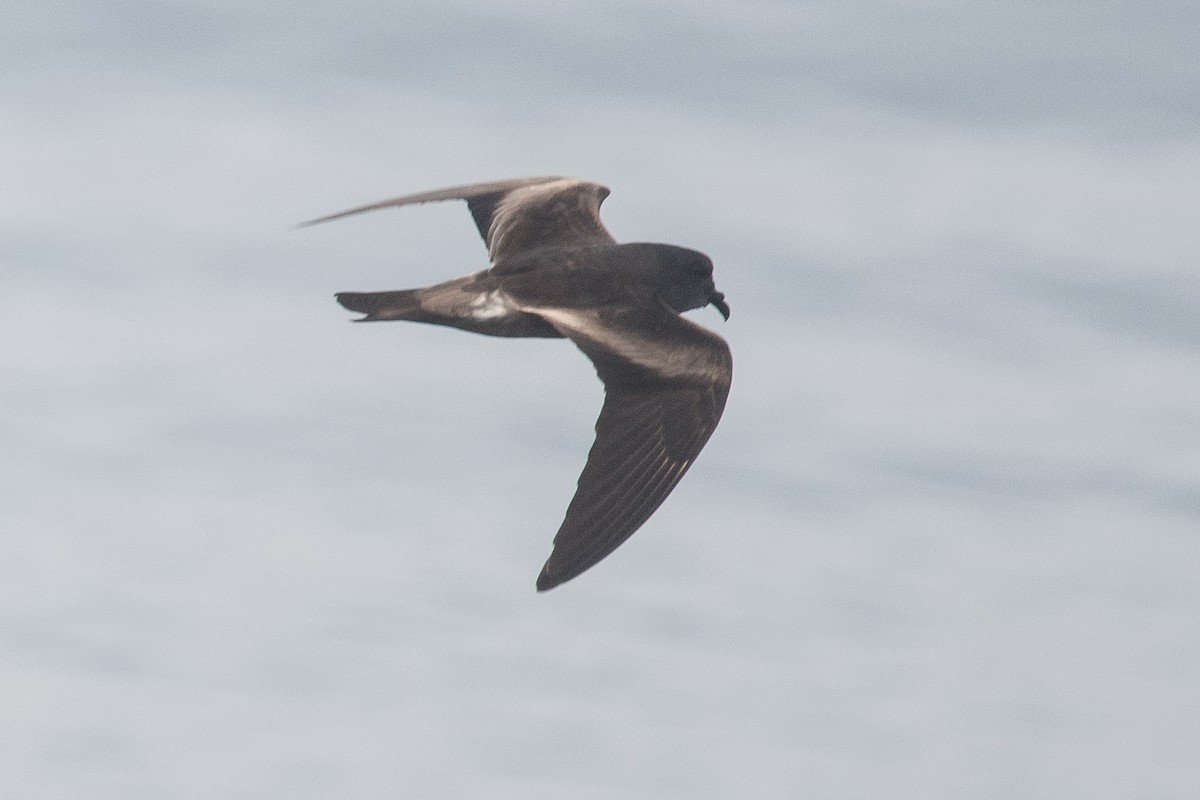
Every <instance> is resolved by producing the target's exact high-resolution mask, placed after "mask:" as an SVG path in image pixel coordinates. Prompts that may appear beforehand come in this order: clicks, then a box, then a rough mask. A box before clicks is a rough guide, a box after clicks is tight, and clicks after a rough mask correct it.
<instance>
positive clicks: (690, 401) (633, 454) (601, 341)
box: [304, 178, 733, 591]
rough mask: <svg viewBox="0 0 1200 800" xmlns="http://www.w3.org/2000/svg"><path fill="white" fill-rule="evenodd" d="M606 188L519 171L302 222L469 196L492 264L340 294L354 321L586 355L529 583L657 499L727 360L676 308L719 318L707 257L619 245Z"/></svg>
mask: <svg viewBox="0 0 1200 800" xmlns="http://www.w3.org/2000/svg"><path fill="white" fill-rule="evenodd" d="M607 196H608V189H606V188H605V187H603V186H600V185H598V184H595V183H589V182H587V181H581V180H576V179H572V178H519V179H515V180H507V181H497V182H494V183H479V184H473V185H470V186H458V187H454V188H450V189H441V190H438V191H432V192H424V193H421V194H414V195H408V196H405V197H398V198H395V199H393V200H385V201H383V202H380V203H373V204H371V205H367V206H361V207H359V208H353V209H350V210H349V211H343V212H341V213H339V214H333V215H330V216H327V217H321V218H320V219H315V220H312V221H311V222H308V223H304V224H306V225H310V224H315V223H318V222H326V221H328V220H332V219H338V218H339V217H344V216H348V215H350V214H357V213H360V212H363V211H371V210H374V209H379V208H388V207H391V206H403V205H409V204H412V203H427V202H431V201H435V200H466V201H467V206H468V208H469V209H470V210H471V214H472V216H473V217H474V218H475V224H476V226H477V227H478V228H479V232H480V234H482V236H483V239H484V241H485V242H486V243H487V247H488V254H489V256H490V258H491V262H492V267H491V269H486V270H483V271H482V272H476V273H474V274H473V275H467V276H465V277H462V278H455V279H454V280H450V281H446V282H445V283H439V284H437V285H435V286H430V287H428V288H424V289H407V290H402V291H393V292H369V293H360V292H341V293H339V294H338V295H337V299H338V302H339V303H341V304H342V305H343V306H345V307H346V308H348V309H350V310H351V311H358V312H361V313H362V314H364V315H365V316H364V317H363V318H362V319H361V320H358V321H361V322H369V321H374V320H393V319H395V320H410V321H413V322H429V323H433V324H435V325H449V326H451V327H455V328H461V329H463V330H467V331H473V332H475V333H483V334H487V335H489V336H537V337H555V338H557V337H566V338H568V339H570V340H571V341H572V342H574V343H575V344H576V345H577V346H578V347H579V349H580V350H582V351H583V352H584V353H585V354H586V355H587V356H588V358H590V359H591V360H592V363H593V364H595V366H596V372H597V373H598V374H599V376H600V380H602V381H603V382H604V388H605V400H604V407H603V408H602V409H601V410H600V418H599V419H598V420H597V421H596V441H595V443H594V444H593V445H592V449H591V452H590V453H589V454H588V459H587V464H586V465H585V466H584V468H583V473H582V474H581V475H580V476H579V486H578V489H577V490H576V492H575V497H574V498H573V499H572V500H571V504H570V505H569V506H568V507H567V513H566V518H565V519H564V520H563V523H562V526H561V527H560V528H559V530H558V533H557V535H556V536H555V537H554V550H553V552H552V553H551V554H550V558H549V559H548V560H547V561H546V564H545V566H544V567H543V568H542V571H541V574H540V575H539V576H538V581H537V588H538V590H539V591H544V590H546V589H550V588H553V587H554V586H557V585H558V584H560V583H562V582H563V581H567V580H570V579H571V578H573V577H575V576H576V575H579V574H580V573H581V572H583V571H584V570H586V569H588V568H589V567H591V566H593V565H594V564H596V563H597V562H598V561H600V560H601V559H603V558H604V557H605V556H607V555H608V554H609V553H611V552H612V551H613V550H615V549H616V548H617V547H618V546H619V545H620V544H621V543H622V542H624V541H625V540H626V539H628V538H629V537H630V536H631V535H632V534H633V532H634V531H636V530H637V529H638V528H639V527H640V526H641V525H642V523H644V522H645V521H646V520H647V519H648V518H649V517H650V515H651V514H653V513H654V511H655V509H657V508H658V507H659V505H661V504H662V502H663V500H665V499H666V497H667V495H668V494H670V493H671V490H672V489H674V488H675V484H677V483H678V482H679V479H680V478H682V477H683V474H684V473H685V472H687V470H688V467H690V466H691V464H692V461H693V460H694V459H695V458H696V456H697V454H699V452H700V450H701V448H703V447H704V444H705V442H707V441H708V437H709V436H710V435H712V432H713V430H714V429H715V428H716V426H717V421H718V420H720V418H721V412H722V411H723V410H724V408H725V398H726V396H727V395H728V394H729V383H730V379H731V377H732V374H733V360H732V357H731V356H730V353H729V347H728V345H726V343H725V341H724V340H723V339H722V338H721V337H719V336H717V335H716V334H714V333H712V332H711V331H709V330H708V329H706V328H703V327H701V326H699V325H696V324H694V323H692V322H690V321H688V320H686V319H684V318H683V317H681V316H680V313H681V312H683V311H688V310H690V309H694V308H700V307H702V306H705V305H708V304H712V305H713V306H715V307H716V308H717V309H718V310H719V311H720V312H721V314H722V315H723V316H724V317H726V318H728V317H729V306H728V305H726V304H725V297H724V295H723V294H721V293H720V292H718V291H717V289H716V287H715V285H714V284H713V279H712V262H711V261H710V260H709V259H708V256H706V255H704V254H703V253H700V252H697V251H695V250H688V249H686V248H683V247H676V246H674V245H666V244H644V243H637V244H617V242H616V241H614V239H613V238H612V236H610V235H609V233H608V231H607V230H605V228H604V225H603V223H601V221H600V204H601V203H602V202H603V201H604V198H605V197H607Z"/></svg>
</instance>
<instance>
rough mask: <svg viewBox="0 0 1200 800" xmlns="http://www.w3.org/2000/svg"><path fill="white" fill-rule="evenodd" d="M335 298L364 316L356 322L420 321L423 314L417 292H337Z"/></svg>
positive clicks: (404, 290)
mask: <svg viewBox="0 0 1200 800" xmlns="http://www.w3.org/2000/svg"><path fill="white" fill-rule="evenodd" d="M335 297H337V301H338V302H339V303H341V304H342V306H343V307H344V308H348V309H349V310H351V311H357V312H359V313H360V314H365V315H366V316H365V317H363V318H362V319H360V320H356V322H371V321H374V320H386V319H421V317H422V316H423V312H422V310H421V302H420V300H419V299H418V298H417V290H415V289H402V290H399V291H394V292H338V293H337V294H336V295H335Z"/></svg>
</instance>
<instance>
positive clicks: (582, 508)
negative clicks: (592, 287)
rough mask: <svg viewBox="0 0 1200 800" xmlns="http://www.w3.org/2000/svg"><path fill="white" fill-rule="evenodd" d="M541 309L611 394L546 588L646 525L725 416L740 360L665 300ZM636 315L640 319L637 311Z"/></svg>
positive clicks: (542, 581) (541, 581)
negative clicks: (617, 311) (604, 309)
mask: <svg viewBox="0 0 1200 800" xmlns="http://www.w3.org/2000/svg"><path fill="white" fill-rule="evenodd" d="M627 310H628V311H629V312H630V316H627V317H626V318H625V319H621V318H609V319H605V318H604V316H603V315H602V314H601V313H599V312H597V311H595V310H589V311H577V310H564V309H540V310H538V312H537V313H539V314H540V315H541V316H543V317H544V318H545V319H547V320H548V321H549V322H550V323H551V324H552V325H554V326H555V327H556V328H558V329H559V331H561V332H562V333H563V334H564V335H565V336H568V337H570V338H571V339H572V340H573V341H574V342H575V344H576V345H578V346H579V348H580V349H582V350H583V351H584V352H585V353H586V354H587V355H588V357H589V358H591V360H592V362H593V363H594V364H595V365H596V371H597V373H599V375H600V378H601V380H603V381H604V386H605V399H604V407H603V408H602V409H601V411H600V417H599V419H598V420H596V441H595V443H594V444H593V445H592V449H591V451H590V452H589V453H588V459H587V464H586V465H585V466H584V468H583V472H582V474H580V476H579V486H578V489H577V490H576V492H575V497H574V498H573V499H572V500H571V504H570V506H568V508H567V514H566V518H565V519H564V520H563V523H562V526H561V527H560V528H559V530H558V533H557V534H556V535H555V537H554V550H553V552H552V553H551V554H550V558H549V559H548V560H547V561H546V564H545V566H544V567H543V568H542V572H541V574H540V575H539V576H538V581H537V588H538V591H545V590H546V589H550V588H553V587H555V586H557V585H558V584H560V583H562V582H563V581H567V580H570V579H571V578H574V577H575V576H576V575H579V574H580V573H582V572H583V571H585V570H587V569H588V568H590V567H592V566H593V565H595V564H596V563H597V562H599V561H600V560H601V559H603V558H604V557H605V556H607V555H608V554H609V553H611V552H612V551H613V550H615V549H616V548H617V547H618V546H619V545H620V544H621V543H622V542H624V541H625V540H626V539H628V538H629V537H630V536H631V535H633V533H634V532H635V531H636V530H637V529H638V528H639V527H641V525H642V523H644V522H645V521H646V520H647V519H649V518H650V515H651V514H653V513H654V511H655V510H656V509H657V508H658V507H659V506H660V505H661V504H662V502H663V501H664V500H665V499H666V498H667V495H669V494H670V493H671V490H672V489H674V488H675V485H676V484H677V483H679V479H680V478H682V477H683V474H684V473H685V472H687V470H688V467H690V466H691V464H692V461H693V460H695V458H696V456H697V455H698V454H699V453H700V450H701V449H702V448H703V447H704V445H705V443H706V442H707V441H708V438H709V436H711V435H712V432H713V431H714V430H715V429H716V427H717V422H718V421H719V420H720V419H721V412H722V411H724V409H725V399H726V397H727V396H728V394H729V384H730V381H731V379H732V376H733V359H732V357H731V356H730V353H729V347H728V345H726V344H725V341H724V340H723V339H722V338H721V337H719V336H717V335H716V334H714V333H712V332H711V331H708V330H706V329H705V328H702V327H700V326H699V325H695V324H693V323H691V322H689V321H688V320H686V319H683V318H682V317H680V316H678V315H676V314H674V313H673V312H671V311H670V310H669V309H666V308H663V309H662V313H661V314H659V313H657V312H635V311H634V310H633V309H627ZM631 317H632V318H631Z"/></svg>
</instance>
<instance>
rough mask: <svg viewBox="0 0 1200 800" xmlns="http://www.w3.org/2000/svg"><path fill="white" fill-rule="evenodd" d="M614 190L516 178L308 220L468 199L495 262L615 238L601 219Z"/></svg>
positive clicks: (569, 181) (578, 182)
mask: <svg viewBox="0 0 1200 800" xmlns="http://www.w3.org/2000/svg"><path fill="white" fill-rule="evenodd" d="M608 194H609V191H608V189H607V188H605V187H604V186H601V185H600V184H598V183H590V182H588V181H583V180H578V179H576V178H559V177H544V178H514V179H512V180H506V181H494V182H491V183H473V184H469V185H467V186H454V187H451V188H449V189H437V190H435V191H431V192H421V193H419V194H410V195H405V196H404V197H396V198H393V199H391V200H383V201H380V202H378V203H371V204H369V205H365V206H359V207H357V208H351V209H349V210H348V211H341V212H339V213H337V214H330V215H329V216H326V217H320V218H318V219H313V220H309V221H308V222H303V223H301V225H315V224H317V223H319V222H328V221H330V220H334V219H340V218H341V217H348V216H350V215H351V214H360V213H362V212H364V211H374V210H376V209H380V208H391V207H392V206H406V205H410V204H413V203H430V202H434V201H437V200H466V201H467V207H468V208H470V210H471V216H472V217H474V218H475V226H476V227H477V228H479V233H480V235H481V236H483V240H484V242H486V243H487V246H488V255H489V256H490V257H491V260H492V261H493V262H496V261H499V260H500V259H502V258H504V257H506V256H511V255H514V254H517V253H521V252H525V251H528V250H533V249H536V248H538V247H545V246H547V245H572V244H585V243H594V242H611V241H613V238H612V236H611V235H610V234H609V232H608V231H607V230H605V228H604V224H603V223H602V222H601V221H600V204H601V203H603V202H604V198H605V197H607V196H608Z"/></svg>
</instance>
